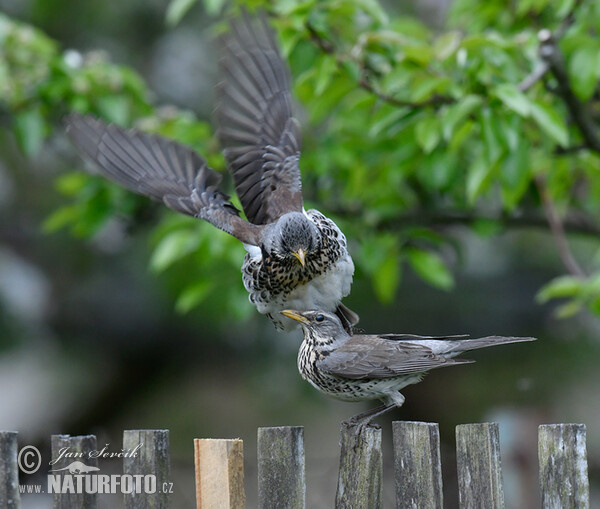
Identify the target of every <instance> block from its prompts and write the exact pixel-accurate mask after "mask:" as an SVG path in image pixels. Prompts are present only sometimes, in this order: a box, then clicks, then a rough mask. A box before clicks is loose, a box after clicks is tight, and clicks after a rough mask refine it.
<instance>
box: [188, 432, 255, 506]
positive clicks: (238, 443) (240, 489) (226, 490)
mask: <svg viewBox="0 0 600 509" xmlns="http://www.w3.org/2000/svg"><path fill="white" fill-rule="evenodd" d="M194 453H195V454H194V456H195V464H196V507H197V508H198V509H243V508H244V507H245V505H246V494H245V492H244V444H243V442H242V440H214V439H195V440H194Z"/></svg>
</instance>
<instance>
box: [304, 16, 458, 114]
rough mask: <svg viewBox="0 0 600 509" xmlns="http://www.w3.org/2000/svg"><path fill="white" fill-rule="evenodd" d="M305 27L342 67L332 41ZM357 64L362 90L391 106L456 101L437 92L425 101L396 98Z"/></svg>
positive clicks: (411, 105)
mask: <svg viewBox="0 0 600 509" xmlns="http://www.w3.org/2000/svg"><path fill="white" fill-rule="evenodd" d="M306 29H307V30H308V33H309V34H310V38H311V39H312V41H313V42H314V43H315V44H316V46H317V47H318V48H319V49H320V50H321V51H322V52H323V53H327V54H328V55H332V56H334V57H335V60H336V63H337V65H338V67H342V64H343V63H344V58H343V57H342V56H340V55H339V54H338V53H337V51H336V48H335V46H334V45H333V44H332V42H331V41H329V40H327V39H325V38H324V37H322V36H321V35H320V34H319V33H318V32H317V31H316V29H315V28H314V27H313V26H312V25H311V24H310V23H309V22H307V23H306ZM359 66H360V77H359V79H358V82H357V84H358V86H359V87H360V88H362V89H363V90H366V91H367V92H369V93H371V94H373V95H375V96H376V97H377V98H378V99H380V100H382V101H383V102H386V103H388V104H391V105H393V106H398V107H401V108H404V107H409V108H417V109H419V108H426V107H429V106H433V107H438V106H442V105H444V104H452V103H454V102H456V101H455V100H454V99H453V98H452V97H447V96H442V95H437V94H436V95H433V96H432V97H431V98H429V99H427V100H426V101H419V102H413V101H404V100H402V99H397V98H396V97H393V96H391V95H388V94H386V93H384V92H382V91H380V90H377V88H376V87H375V86H374V85H373V84H372V83H371V82H369V80H368V78H367V75H366V73H365V68H364V65H362V63H360V62H359Z"/></svg>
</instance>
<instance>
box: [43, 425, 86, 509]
mask: <svg viewBox="0 0 600 509" xmlns="http://www.w3.org/2000/svg"><path fill="white" fill-rule="evenodd" d="M51 442H52V460H53V461H54V460H55V459H58V458H59V457H60V459H59V460H58V461H57V462H56V463H53V464H52V465H51V466H50V469H51V470H53V472H52V471H51V472H50V474H52V475H56V476H61V478H64V476H71V477H72V478H74V479H73V480H74V482H75V479H76V478H77V477H78V476H83V477H82V481H84V480H85V476H90V475H96V473H97V469H98V459H97V458H95V457H93V455H92V457H90V454H89V453H90V452H93V451H96V450H97V449H98V447H97V445H96V437H95V436H94V435H82V436H76V437H72V436H69V435H52V439H51ZM61 451H62V452H61ZM67 453H68V454H73V455H75V456H67V455H66V454H67ZM74 462H80V463H82V464H83V465H85V466H86V467H91V468H92V469H95V470H90V471H89V473H88V472H83V471H80V473H77V472H78V470H79V469H78V468H77V467H78V465H77V464H74ZM79 466H81V465H79ZM81 468H83V467H81ZM61 469H65V470H61ZM61 486H62V484H61ZM97 505H98V494H97V493H86V492H85V490H83V491H82V492H80V493H54V508H55V509H95V508H96V507H97Z"/></svg>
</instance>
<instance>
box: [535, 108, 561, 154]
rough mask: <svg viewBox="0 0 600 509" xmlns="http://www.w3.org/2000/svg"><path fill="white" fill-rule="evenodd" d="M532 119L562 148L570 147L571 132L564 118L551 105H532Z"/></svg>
mask: <svg viewBox="0 0 600 509" xmlns="http://www.w3.org/2000/svg"><path fill="white" fill-rule="evenodd" d="M531 117H532V118H533V120H535V122H536V123H537V125H538V126H539V128H540V129H541V130H542V131H543V132H544V133H546V134H547V135H548V136H550V138H552V139H553V140H554V141H556V143H558V144H559V145H560V146H561V147H567V146H568V145H569V131H568V130H567V125H566V123H565V119H564V118H563V116H562V115H561V114H560V113H559V112H558V111H557V110H556V109H555V108H554V107H553V106H551V105H550V104H546V103H542V102H540V101H535V102H533V103H531Z"/></svg>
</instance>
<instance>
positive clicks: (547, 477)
mask: <svg viewBox="0 0 600 509" xmlns="http://www.w3.org/2000/svg"><path fill="white" fill-rule="evenodd" d="M538 455H539V463H540V488H541V492H542V507H560V508H561V509H587V508H589V507H590V486H589V480H588V465H587V452H586V428H585V424H544V425H542V426H540V427H539V428H538Z"/></svg>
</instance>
